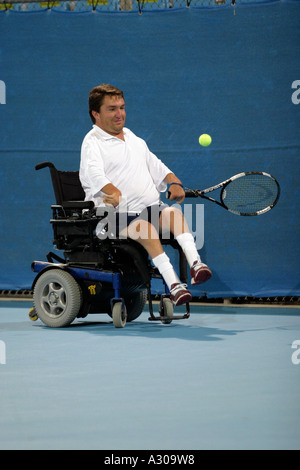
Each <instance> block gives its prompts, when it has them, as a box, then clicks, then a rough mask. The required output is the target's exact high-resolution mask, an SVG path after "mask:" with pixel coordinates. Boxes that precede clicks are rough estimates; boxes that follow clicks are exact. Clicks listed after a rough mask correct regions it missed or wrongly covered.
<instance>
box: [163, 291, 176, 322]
mask: <svg viewBox="0 0 300 470" xmlns="http://www.w3.org/2000/svg"><path fill="white" fill-rule="evenodd" d="M161 313H162V316H163V317H164V318H163V319H162V321H161V322H162V323H163V324H164V325H169V324H170V323H172V319H173V313H174V307H173V302H172V300H171V299H169V298H168V297H164V298H163V299H162V312H161Z"/></svg>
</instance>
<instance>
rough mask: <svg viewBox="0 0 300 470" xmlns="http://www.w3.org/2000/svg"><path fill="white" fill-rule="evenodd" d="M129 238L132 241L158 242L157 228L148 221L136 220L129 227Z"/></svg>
mask: <svg viewBox="0 0 300 470" xmlns="http://www.w3.org/2000/svg"><path fill="white" fill-rule="evenodd" d="M128 236H129V238H131V239H132V240H158V239H159V235H158V232H157V230H156V228H155V227H154V226H153V225H152V224H151V223H150V222H148V221H147V220H139V219H137V220H134V221H133V222H131V224H130V225H129V227H128Z"/></svg>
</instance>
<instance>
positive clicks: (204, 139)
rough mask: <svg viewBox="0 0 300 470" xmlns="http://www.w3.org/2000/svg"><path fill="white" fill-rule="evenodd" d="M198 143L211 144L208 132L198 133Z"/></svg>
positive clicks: (206, 145) (203, 145) (205, 145)
mask: <svg viewBox="0 0 300 470" xmlns="http://www.w3.org/2000/svg"><path fill="white" fill-rule="evenodd" d="M199 144H200V145H202V147H208V146H209V145H210V144H211V136H210V135H208V134H202V135H200V137H199Z"/></svg>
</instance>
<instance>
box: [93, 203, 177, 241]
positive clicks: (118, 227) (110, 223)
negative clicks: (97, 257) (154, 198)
mask: <svg viewBox="0 0 300 470" xmlns="http://www.w3.org/2000/svg"><path fill="white" fill-rule="evenodd" d="M166 207H168V206H167V205H166V204H155V205H153V206H149V207H145V209H144V210H143V211H142V212H141V213H136V214H133V213H126V212H121V213H120V212H118V211H115V212H111V213H109V214H108V215H107V217H105V218H104V219H103V220H102V221H101V222H100V223H99V224H98V227H97V230H96V233H97V236H98V238H119V236H120V232H122V230H124V229H125V228H126V227H128V226H129V225H130V224H131V222H133V221H134V220H137V219H139V220H146V221H147V222H150V223H151V224H152V225H153V226H154V227H155V228H156V231H157V233H159V217H160V214H161V212H162V210H163V209H165V208H166ZM100 229H101V230H100Z"/></svg>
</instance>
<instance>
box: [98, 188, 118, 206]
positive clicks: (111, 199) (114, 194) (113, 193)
mask: <svg viewBox="0 0 300 470" xmlns="http://www.w3.org/2000/svg"><path fill="white" fill-rule="evenodd" d="M101 191H102V192H103V193H104V194H103V202H104V203H105V204H110V205H111V206H114V207H117V206H118V205H119V204H120V201H121V197H122V193H121V191H119V189H118V188H116V187H115V186H114V185H113V184H107V185H106V186H104V187H103V188H102V190H101Z"/></svg>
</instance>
